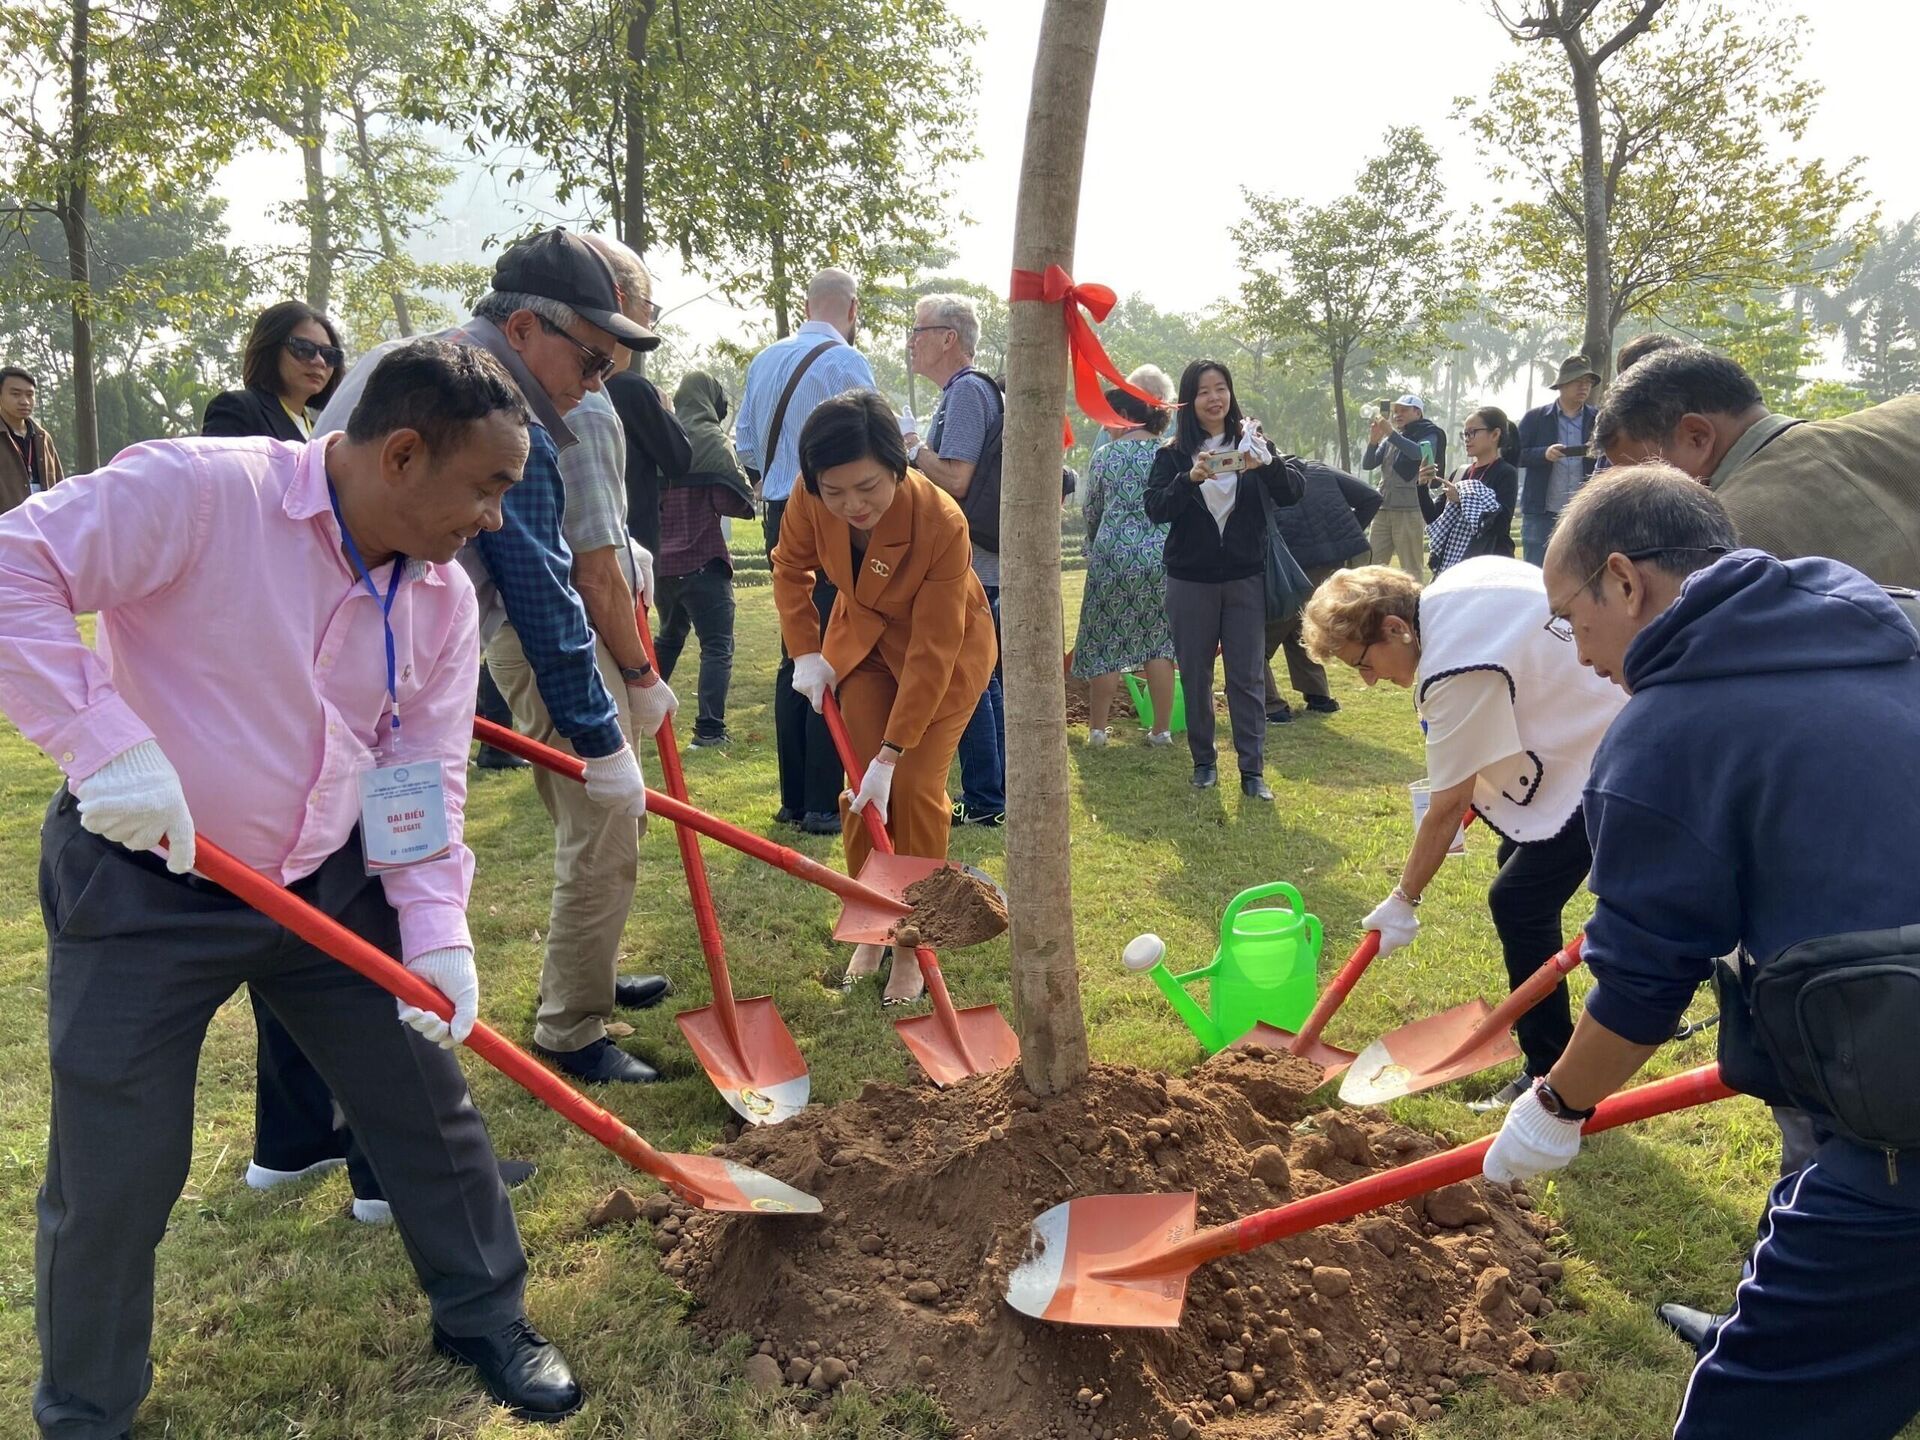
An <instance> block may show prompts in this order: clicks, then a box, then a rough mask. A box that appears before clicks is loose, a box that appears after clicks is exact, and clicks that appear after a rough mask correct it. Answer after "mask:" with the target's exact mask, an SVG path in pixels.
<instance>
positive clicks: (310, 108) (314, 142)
mask: <svg viewBox="0 0 1920 1440" xmlns="http://www.w3.org/2000/svg"><path fill="white" fill-rule="evenodd" d="M300 130H301V134H300V163H301V168H302V169H303V170H304V171H305V172H306V182H307V304H309V305H311V306H312V307H313V308H314V309H316V310H325V309H326V308H327V305H328V302H329V301H330V300H332V299H333V216H332V214H331V212H330V210H329V207H328V203H327V172H326V166H325V165H324V164H323V163H322V162H323V161H324V160H325V158H326V148H327V122H326V115H325V113H324V112H323V111H322V110H321V108H320V91H319V89H318V87H316V86H312V85H303V86H302V87H301V89H300Z"/></svg>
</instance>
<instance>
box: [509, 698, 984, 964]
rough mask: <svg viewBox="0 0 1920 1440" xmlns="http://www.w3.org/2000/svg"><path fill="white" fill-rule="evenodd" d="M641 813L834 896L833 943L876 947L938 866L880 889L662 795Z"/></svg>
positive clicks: (534, 748)
mask: <svg viewBox="0 0 1920 1440" xmlns="http://www.w3.org/2000/svg"><path fill="white" fill-rule="evenodd" d="M473 733H474V737H475V738H476V739H479V740H484V741H485V742H486V743H487V744H489V745H491V746H493V747H494V748H495V749H498V750H505V751H506V752H508V753H509V754H511V755H518V756H519V757H520V758H521V759H522V760H531V761H532V762H533V763H534V764H535V765H539V766H542V767H544V768H545V769H548V770H551V771H553V772H554V774H556V775H565V776H566V777H567V778H568V779H570V780H585V779H586V778H587V767H586V765H585V763H584V762H582V761H581V759H580V758H579V757H578V756H576V755H567V754H564V753H563V752H561V751H559V750H555V749H554V748H553V747H552V746H551V745H542V744H541V743H540V742H539V741H538V740H529V739H528V738H527V737H526V736H524V735H519V734H516V733H515V732H513V731H512V730H509V729H507V728H506V727H505V726H503V725H495V724H494V723H493V722H492V721H490V720H482V719H480V718H479V717H478V716H475V717H474V721H473ZM647 809H648V811H649V812H650V813H652V814H655V815H658V816H660V817H661V818H662V819H663V820H666V821H668V822H669V823H671V824H674V825H681V826H685V827H686V828H687V829H689V830H697V831H699V832H700V834H702V835H704V836H706V837H707V838H708V839H709V840H718V841H719V842H720V843H721V844H722V845H726V846H729V847H731V848H732V849H735V850H738V851H739V852H740V853H741V854H743V855H746V856H750V857H751V858H752V859H755V860H759V861H763V862H764V863H766V864H768V865H771V866H773V867H774V869H776V870H784V871H786V872H787V874H789V875H792V876H793V877H795V878H796V879H799V880H805V881H806V882H807V883H808V884H810V885H818V886H819V887H820V888H821V889H823V890H830V891H832V892H833V893H834V894H835V895H838V896H839V897H840V902H841V903H840V919H839V921H838V923H836V924H835V925H834V927H833V938H834V939H836V940H851V941H854V942H855V943H859V942H862V941H874V942H876V943H880V942H885V941H886V940H888V939H890V938H892V935H893V930H894V927H895V926H896V925H898V924H899V923H900V922H901V921H902V920H904V919H906V918H907V917H908V916H909V915H911V914H912V913H913V906H912V905H911V904H909V903H908V902H907V901H906V900H905V899H904V898H902V897H903V895H904V893H905V890H906V887H907V886H908V885H910V884H912V883H913V882H914V881H915V880H918V879H924V878H925V877H926V876H927V875H929V874H931V873H932V872H933V871H934V870H937V869H939V868H941V866H942V865H943V864H944V862H941V861H933V860H927V861H909V862H905V863H907V864H909V865H917V866H918V867H919V868H918V869H917V870H915V871H913V872H912V873H911V874H910V875H909V877H908V878H907V879H906V880H904V881H902V882H901V883H900V884H899V885H898V886H897V887H892V886H888V887H887V888H880V887H877V886H875V885H873V884H869V883H867V882H866V881H864V880H856V879H854V878H853V877H852V876H851V875H842V874H841V873H840V872H839V871H838V870H834V869H832V868H830V867H829V866H826V865H822V864H821V863H820V862H819V861H818V860H815V859H813V858H812V857H811V856H807V855H802V854H801V853H800V852H799V851H798V850H792V849H789V848H788V847H787V846H785V845H781V844H778V843H776V842H775V841H772V840H769V839H767V838H766V837H765V836H764V835H756V834H754V833H753V832H752V831H751V830H742V829H741V828H740V827H739V826H737V825H729V824H728V823H727V822H726V821H724V820H722V819H720V818H719V817H718V816H715V815H709V814H707V813H706V811H704V810H696V809H694V808H693V806H691V805H689V804H687V803H686V802H685V801H682V800H676V799H674V798H673V796H671V795H663V794H661V793H660V792H659V791H658V790H648V791H647ZM875 858H876V859H877V858H879V857H875ZM862 873H863V874H865V873H866V872H862ZM884 883H885V882H883V884H884ZM1002 928H1004V927H1002ZM994 933H996V934H997V933H998V931H996V932H994ZM992 938H993V936H992V935H990V934H989V935H981V936H980V937H979V939H977V940H969V941H968V943H969V944H976V945H977V944H978V943H980V940H990V939H992Z"/></svg>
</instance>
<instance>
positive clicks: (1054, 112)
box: [1000, 0, 1106, 1095]
mask: <svg viewBox="0 0 1920 1440" xmlns="http://www.w3.org/2000/svg"><path fill="white" fill-rule="evenodd" d="M1105 16H1106V0H1047V8H1046V13H1045V15H1044V16H1043V17H1042V19H1041V22H1040V49H1039V54H1038V56H1037V58H1036V59H1035V61H1034V67H1033V93H1032V98H1031V100H1030V102H1029V104H1028V108H1027V142H1026V153H1025V155H1024V157H1023V159H1022V161H1021V165H1020V200H1019V207H1018V209H1017V210H1016V211H1015V213H1014V223H1013V264H1014V268H1015V269H1019V270H1034V271H1044V270H1045V269H1046V268H1047V266H1048V265H1060V266H1062V267H1064V268H1066V269H1068V270H1071V269H1072V266H1073V242H1074V225H1075V220H1076V218H1077V216H1078V215H1079V211H1080V169H1081V163H1082V160H1083V158H1084V156H1085V152H1086V145H1087V108H1088V105H1089V104H1090V103H1091V101H1092V97H1093V72H1094V65H1095V62H1096V60H1097V59H1098V57H1099V50H1100V27H1101V24H1102V22H1103V21H1104V19H1105ZM1066 376H1067V336H1066V328H1065V326H1064V325H1063V324H1062V323H1061V316H1060V311H1059V308H1058V307H1057V306H1053V305H1047V304H1044V303H1041V302H1037V301H1020V302H1016V303H1014V304H1013V305H1012V307H1011V313H1010V315H1009V317H1008V322H1007V416H1006V432H1005V441H1004V449H1003V456H1002V466H1003V471H1002V481H1001V494H1000V558H1001V566H1002V579H1001V590H1000V600H1001V605H1002V607H1003V620H1004V625H1005V636H1006V651H1005V656H1004V663H1005V671H1006V689H1007V713H1008V714H1009V715H1016V716H1018V717H1019V723H1018V724H1015V725H1009V726H1008V727H1007V794H1008V796H1009V797H1011V801H1012V803H1010V804H1009V805H1008V807H1007V832H1006V833H1007V841H1006V844H1007V891H1008V899H1009V901H1010V902H1011V903H1010V906H1009V909H1010V910H1011V912H1012V919H1013V1000H1014V1019H1015V1023H1016V1024H1017V1025H1018V1026H1019V1030H1020V1064H1021V1071H1022V1073H1023V1074H1024V1076H1025V1077H1026V1081H1027V1084H1028V1085H1029V1086H1031V1087H1032V1089H1033V1091H1034V1093H1035V1094H1038V1095H1054V1094H1058V1093H1059V1092H1060V1091H1062V1090H1065V1089H1067V1088H1068V1087H1070V1086H1072V1085H1073V1084H1075V1083H1076V1082H1077V1081H1079V1080H1080V1079H1081V1078H1082V1077H1083V1076H1084V1075H1085V1074H1086V1073H1087V1025H1086V1019H1085V1017H1084V1015H1083V1014H1082V1012H1081V1008H1080V976H1079V972H1078V970H1077V968H1076V959H1075V954H1074V945H1073V864H1072V861H1073V836H1072V833H1071V822H1070V818H1069V808H1068V801H1069V792H1068V786H1067V711H1066V691H1065V688H1064V687H1063V686H1062V684H1061V680H1060V657H1061V655H1062V654H1063V653H1064V651H1065V647H1066V639H1065V633H1064V625H1063V619H1062V614H1061V608H1060V418H1061V411H1062V408H1063V404H1064V400H1065V390H1066V386H1065V380H1066Z"/></svg>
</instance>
